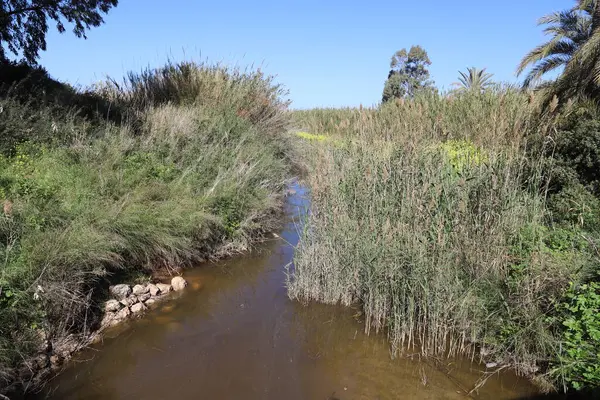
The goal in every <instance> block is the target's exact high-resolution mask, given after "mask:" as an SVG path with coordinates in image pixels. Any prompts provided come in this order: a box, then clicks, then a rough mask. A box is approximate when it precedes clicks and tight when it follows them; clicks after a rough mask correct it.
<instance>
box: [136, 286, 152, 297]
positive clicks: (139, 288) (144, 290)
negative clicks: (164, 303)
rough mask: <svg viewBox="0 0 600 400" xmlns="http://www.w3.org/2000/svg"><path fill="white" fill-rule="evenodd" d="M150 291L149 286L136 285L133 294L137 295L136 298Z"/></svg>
mask: <svg viewBox="0 0 600 400" xmlns="http://www.w3.org/2000/svg"><path fill="white" fill-rule="evenodd" d="M149 291H150V290H149V289H148V287H147V286H143V285H135V286H134V287H133V294H135V295H136V296H139V295H140V294H146V293H148V292H149Z"/></svg>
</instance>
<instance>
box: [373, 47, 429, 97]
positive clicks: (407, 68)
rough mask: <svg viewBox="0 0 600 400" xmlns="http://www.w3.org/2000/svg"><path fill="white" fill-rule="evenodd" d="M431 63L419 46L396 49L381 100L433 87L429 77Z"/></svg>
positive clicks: (411, 94) (410, 94) (413, 93)
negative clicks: (408, 48) (407, 49)
mask: <svg viewBox="0 0 600 400" xmlns="http://www.w3.org/2000/svg"><path fill="white" fill-rule="evenodd" d="M429 65H431V61H430V60H429V56H428V55H427V52H426V51H425V50H424V49H423V48H422V47H421V46H412V47H411V48H410V50H409V51H406V49H402V50H399V51H397V52H396V53H395V54H394V55H393V56H392V60H391V62H390V72H389V74H388V79H387V81H386V82H385V86H384V89H383V97H382V101H383V102H386V101H388V100H390V99H393V98H401V97H412V96H414V95H415V93H416V92H417V91H419V90H422V89H425V88H431V87H433V82H432V81H431V80H430V79H429V70H428V69H427V67H428V66H429Z"/></svg>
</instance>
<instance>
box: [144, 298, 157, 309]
mask: <svg viewBox="0 0 600 400" xmlns="http://www.w3.org/2000/svg"><path fill="white" fill-rule="evenodd" d="M155 303H156V300H155V299H152V298H150V299H148V300H146V302H145V303H144V304H145V305H147V306H148V307H150V306H152V305H153V304H155Z"/></svg>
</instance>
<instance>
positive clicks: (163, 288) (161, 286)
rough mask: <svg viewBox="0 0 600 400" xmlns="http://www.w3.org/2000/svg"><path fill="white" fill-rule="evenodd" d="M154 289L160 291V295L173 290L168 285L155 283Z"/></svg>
mask: <svg viewBox="0 0 600 400" xmlns="http://www.w3.org/2000/svg"><path fill="white" fill-rule="evenodd" d="M156 287H157V288H158V289H159V290H160V293H161V294H167V293H169V292H170V291H171V290H173V287H172V286H171V285H169V284H168V283H157V284H156Z"/></svg>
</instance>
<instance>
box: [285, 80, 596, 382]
mask: <svg viewBox="0 0 600 400" xmlns="http://www.w3.org/2000/svg"><path fill="white" fill-rule="evenodd" d="M295 117H296V120H297V124H298V125H299V126H301V127H302V128H304V129H306V130H307V131H309V132H318V133H319V134H321V135H326V136H327V135H328V136H330V137H332V138H335V142H336V143H340V142H342V145H339V144H336V145H325V146H324V145H323V144H322V143H325V144H329V143H333V142H332V141H331V140H330V141H327V140H325V141H323V142H321V143H319V144H315V145H311V143H314V142H307V143H306V144H305V145H306V146H308V148H307V150H306V151H305V154H306V157H307V158H308V159H309V160H310V166H311V169H312V170H314V171H315V173H313V174H309V176H308V178H307V183H308V186H309V187H310V189H311V198H312V208H311V213H310V215H309V217H308V221H307V226H306V229H305V231H304V233H303V237H302V241H301V243H300V245H299V247H298V248H297V251H296V256H295V270H294V273H293V274H292V275H291V277H290V281H289V282H288V284H289V290H290V296H291V297H292V298H295V299H303V300H318V301H323V302H327V303H338V302H340V303H342V304H346V305H348V304H352V303H358V304H361V305H362V309H363V313H364V319H365V324H366V330H367V331H370V330H376V331H384V332H386V333H387V335H388V337H389V339H390V341H391V344H392V350H393V352H394V353H396V354H399V353H414V350H415V349H418V350H419V351H420V353H421V354H424V355H454V354H458V353H463V354H468V355H471V356H473V357H476V358H478V359H481V360H485V361H486V362H495V363H498V365H501V366H511V367H513V368H514V369H516V370H517V371H518V372H519V373H521V374H524V375H527V376H531V377H535V379H536V381H537V382H538V383H539V384H540V385H541V386H542V387H544V388H546V389H549V388H551V387H557V386H562V385H564V386H565V387H573V388H587V387H590V386H592V385H596V384H597V379H598V376H599V375H598V373H597V372H598V370H597V366H596V361H595V360H596V355H597V354H598V352H599V351H600V342H599V341H598V336H597V332H598V330H597V329H598V327H599V326H600V325H599V323H600V319H598V318H599V317H598V315H599V314H598V312H597V311H598V304H597V302H596V296H597V285H596V284H595V283H594V282H596V279H597V278H598V273H599V272H600V269H599V267H600V263H599V262H600V258H599V254H598V252H597V248H598V247H597V246H598V245H597V243H598V241H599V240H600V231H599V230H598V227H599V219H598V216H599V215H600V212H599V210H600V208H599V205H600V203H599V200H598V199H597V198H596V197H595V196H596V195H595V193H596V184H597V177H596V171H597V168H596V164H595V163H597V162H598V157H597V156H598V153H597V151H598V149H599V148H600V147H598V143H596V139H595V136H597V125H596V120H595V119H594V118H595V116H594V114H593V112H591V111H590V108H589V107H587V106H585V107H584V106H583V105H582V106H580V107H573V108H570V109H569V110H565V111H564V112H563V113H561V115H560V117H556V118H552V119H547V118H540V117H539V115H538V114H537V109H536V108H535V107H534V105H532V104H531V103H530V102H529V97H528V96H527V95H526V94H525V93H522V92H520V91H518V90H516V89H513V88H510V87H506V88H502V87H497V86H496V87H492V88H490V89H488V90H486V91H484V92H480V91H460V92H458V93H454V94H452V96H446V95H443V94H436V93H421V94H418V95H416V96H415V97H414V98H413V99H412V100H407V101H403V102H393V103H388V104H384V105H382V106H381V107H379V108H377V109H363V110H361V109H343V110H334V109H318V110H310V111H302V112H297V113H296V114H295ZM550 133H552V135H553V136H552V137H553V139H554V140H555V142H554V143H552V142H549V141H548V140H547V139H548V138H549V134H550ZM576 149H577V150H576ZM317 171H318V172H317ZM584 316H585V317H584ZM573 321H575V322H573Z"/></svg>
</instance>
